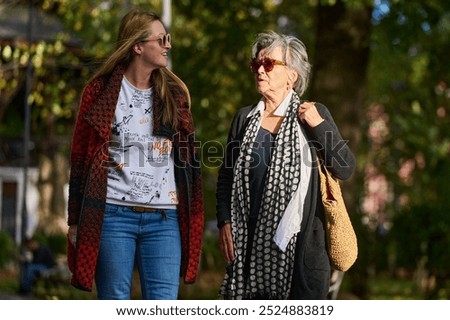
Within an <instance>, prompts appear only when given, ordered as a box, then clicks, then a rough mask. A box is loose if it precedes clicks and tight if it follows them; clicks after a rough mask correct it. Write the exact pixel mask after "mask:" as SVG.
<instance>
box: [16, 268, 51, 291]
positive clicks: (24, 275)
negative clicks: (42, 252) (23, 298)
mask: <svg viewBox="0 0 450 320" xmlns="http://www.w3.org/2000/svg"><path fill="white" fill-rule="evenodd" d="M21 268H22V269H21V273H20V290H21V292H22V293H30V292H31V287H32V286H33V283H34V281H35V280H36V278H37V277H38V276H39V274H40V273H41V272H42V271H45V270H47V269H49V267H47V266H46V265H45V264H39V263H25V264H23V265H22V266H21Z"/></svg>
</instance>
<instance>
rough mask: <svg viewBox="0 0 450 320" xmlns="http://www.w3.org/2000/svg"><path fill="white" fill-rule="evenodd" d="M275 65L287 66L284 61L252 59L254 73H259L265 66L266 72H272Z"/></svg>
mask: <svg viewBox="0 0 450 320" xmlns="http://www.w3.org/2000/svg"><path fill="white" fill-rule="evenodd" d="M275 65H279V66H285V65H286V64H285V63H284V62H283V61H280V60H276V59H271V58H267V57H266V58H263V59H261V60H258V59H252V61H251V62H250V69H251V70H252V72H253V73H258V70H259V68H260V67H261V66H263V67H264V71H265V72H266V73H267V72H270V71H272V70H273V68H274V67H275Z"/></svg>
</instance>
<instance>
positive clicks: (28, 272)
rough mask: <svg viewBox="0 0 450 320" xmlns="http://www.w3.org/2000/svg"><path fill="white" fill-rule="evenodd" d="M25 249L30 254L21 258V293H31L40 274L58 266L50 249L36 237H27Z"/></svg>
mask: <svg viewBox="0 0 450 320" xmlns="http://www.w3.org/2000/svg"><path fill="white" fill-rule="evenodd" d="M24 246H25V249H26V250H28V251H29V253H30V254H31V255H30V256H28V257H27V256H21V258H20V262H21V265H20V289H19V293H20V294H25V295H26V294H29V293H31V288H32V286H33V283H34V281H35V280H36V278H37V277H39V275H40V274H41V273H42V272H43V271H45V270H48V269H51V268H53V267H54V266H56V261H55V258H54V256H53V253H52V252H51V251H50V249H49V248H48V247H47V246H45V245H43V244H40V243H39V242H38V241H36V240H35V239H26V240H25V242H24Z"/></svg>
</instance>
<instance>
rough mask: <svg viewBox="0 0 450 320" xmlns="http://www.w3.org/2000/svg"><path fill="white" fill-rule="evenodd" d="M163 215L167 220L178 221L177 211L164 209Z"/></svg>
mask: <svg viewBox="0 0 450 320" xmlns="http://www.w3.org/2000/svg"><path fill="white" fill-rule="evenodd" d="M164 213H165V215H166V217H167V219H168V220H171V221H178V210H177V209H165V210H164Z"/></svg>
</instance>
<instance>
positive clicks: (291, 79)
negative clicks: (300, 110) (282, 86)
mask: <svg viewBox="0 0 450 320" xmlns="http://www.w3.org/2000/svg"><path fill="white" fill-rule="evenodd" d="M288 79H289V84H290V85H292V86H294V83H296V82H297V79H298V73H297V71H295V70H292V69H289V71H288Z"/></svg>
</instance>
